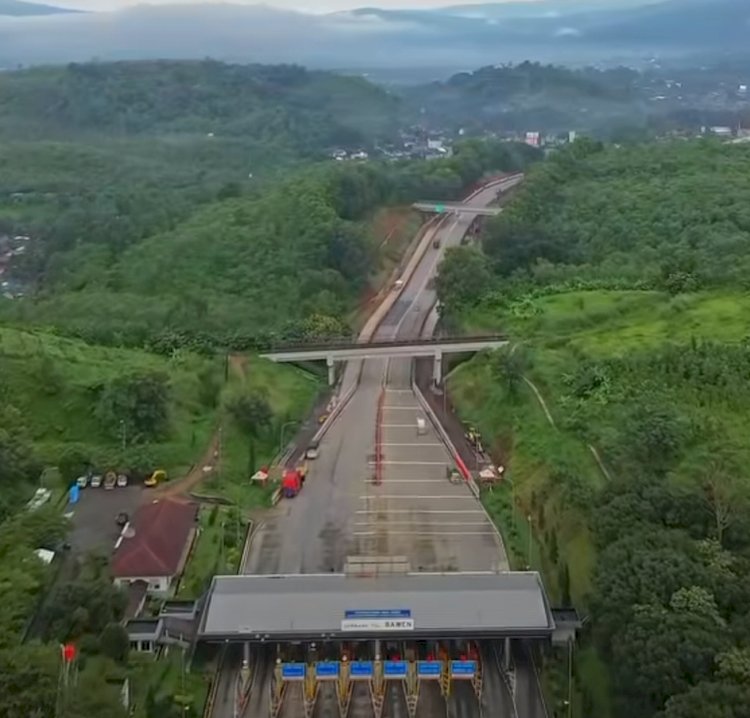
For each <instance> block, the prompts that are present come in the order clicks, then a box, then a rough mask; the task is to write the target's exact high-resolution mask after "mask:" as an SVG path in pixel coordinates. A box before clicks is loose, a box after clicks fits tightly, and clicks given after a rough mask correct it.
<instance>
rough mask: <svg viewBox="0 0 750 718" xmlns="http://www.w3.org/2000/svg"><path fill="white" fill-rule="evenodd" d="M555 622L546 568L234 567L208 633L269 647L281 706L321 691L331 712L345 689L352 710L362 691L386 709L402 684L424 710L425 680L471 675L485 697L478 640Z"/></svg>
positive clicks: (307, 711) (545, 632)
mask: <svg viewBox="0 0 750 718" xmlns="http://www.w3.org/2000/svg"><path fill="white" fill-rule="evenodd" d="M374 606H380V608H373V607H374ZM554 631H555V621H554V618H553V613H552V610H551V609H550V607H549V605H548V602H547V598H546V594H545V593H544V589H543V586H542V583H541V580H540V578H539V576H538V574H536V573H534V572H522V573H512V572H510V573H503V574H441V575H430V574H399V575H389V576H377V577H367V578H359V577H354V576H347V575H343V574H325V575H301V576H232V577H217V578H215V579H214V581H213V584H212V587H211V591H210V592H209V595H208V596H207V599H206V601H205V603H204V608H203V614H202V615H201V618H200V625H199V640H201V641H215V642H221V643H224V644H225V643H227V642H237V641H241V642H242V643H243V644H245V646H248V645H253V644H256V645H258V646H260V645H264V646H265V647H266V648H265V651H266V655H268V656H272V658H270V659H269V660H273V661H274V665H273V666H272V668H273V670H272V671H271V673H272V674H273V678H272V679H271V687H270V689H271V715H272V716H279V715H280V714H281V709H282V705H287V706H289V703H290V702H292V701H293V702H295V703H299V706H295V708H294V711H295V712H296V713H299V714H300V715H301V714H302V712H303V708H304V715H305V716H306V717H307V718H311V717H312V715H313V712H314V711H315V708H316V704H317V703H318V702H319V701H321V700H322V701H324V705H325V706H326V715H328V711H329V710H330V709H331V708H332V704H331V705H329V703H331V702H332V701H334V700H335V702H336V703H337V704H338V711H339V714H340V716H342V718H345V717H346V716H347V714H348V713H349V712H350V706H351V705H352V703H353V701H364V700H366V701H367V702H368V703H369V704H370V705H371V706H372V712H373V715H374V717H375V718H381V716H382V715H383V710H384V704H385V702H386V696H387V694H388V691H389V689H390V690H393V689H394V686H397V687H398V688H397V690H398V691H399V694H400V691H402V690H403V699H404V700H405V702H406V707H407V709H408V714H409V716H410V717H411V718H414V716H416V713H417V710H418V706H419V702H420V698H421V697H422V696H423V694H425V691H427V692H429V699H430V700H433V699H435V700H439V699H440V697H441V696H442V698H444V699H445V700H446V701H447V700H449V699H450V697H451V695H452V694H453V693H454V692H458V690H459V684H460V689H461V695H464V696H465V695H467V694H466V692H465V688H466V687H467V686H470V688H471V689H472V690H473V692H474V694H475V695H476V697H477V700H479V699H481V695H482V688H483V683H484V670H485V667H484V666H483V664H482V656H483V650H480V646H479V644H478V643H477V641H479V640H481V641H485V642H487V641H490V642H494V643H497V644H498V645H500V644H502V643H503V641H510V640H512V639H513V638H523V639H530V638H538V639H542V640H545V641H548V642H549V641H550V640H551V637H552V635H553V633H554ZM274 646H275V653H274V652H273V650H270V648H272V647H274ZM506 653H507V654H509V651H508V650H506ZM498 665H499V664H498ZM269 668H270V666H269ZM334 710H335V709H334Z"/></svg>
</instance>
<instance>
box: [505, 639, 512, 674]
mask: <svg viewBox="0 0 750 718" xmlns="http://www.w3.org/2000/svg"><path fill="white" fill-rule="evenodd" d="M510 641H511V639H510V637H508V636H506V638H505V645H504V646H503V668H505V670H506V671H509V670H510V659H511V648H512V646H511V643H510Z"/></svg>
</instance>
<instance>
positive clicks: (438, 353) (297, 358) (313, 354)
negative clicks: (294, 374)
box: [261, 335, 508, 385]
mask: <svg viewBox="0 0 750 718" xmlns="http://www.w3.org/2000/svg"><path fill="white" fill-rule="evenodd" d="M507 344H508V339H507V337H505V336H503V335H493V336H482V337H456V338H452V339H440V338H438V339H420V340H413V339H410V340H397V341H389V342H368V343H361V344H357V343H355V342H347V343H340V344H319V345H313V344H303V345H299V346H291V347H283V348H279V349H275V350H272V351H267V352H264V353H263V354H261V356H262V357H264V358H265V359H270V360H271V361H275V362H301V361H323V360H325V362H326V363H327V364H328V383H329V384H333V383H334V379H335V366H336V362H337V361H353V360H357V359H390V358H398V357H401V358H414V357H433V360H434V363H433V381H434V382H435V384H437V385H439V384H440V383H441V382H442V359H443V354H462V353H465V352H478V351H482V350H483V349H499V348H501V347H504V346H506V345H507Z"/></svg>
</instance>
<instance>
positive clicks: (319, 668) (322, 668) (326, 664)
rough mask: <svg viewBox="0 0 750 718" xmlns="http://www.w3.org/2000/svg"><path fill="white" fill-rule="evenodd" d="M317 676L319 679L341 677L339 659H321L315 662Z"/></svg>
mask: <svg viewBox="0 0 750 718" xmlns="http://www.w3.org/2000/svg"><path fill="white" fill-rule="evenodd" d="M315 677H316V678H317V679H318V680H325V679H331V678H338V677H339V662H338V661H321V662H320V663H316V664H315Z"/></svg>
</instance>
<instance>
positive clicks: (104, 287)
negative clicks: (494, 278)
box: [0, 141, 538, 351]
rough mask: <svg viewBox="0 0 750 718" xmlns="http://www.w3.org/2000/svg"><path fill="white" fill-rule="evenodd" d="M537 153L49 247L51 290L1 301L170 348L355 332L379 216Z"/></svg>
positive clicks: (491, 147) (371, 171)
mask: <svg viewBox="0 0 750 718" xmlns="http://www.w3.org/2000/svg"><path fill="white" fill-rule="evenodd" d="M537 156H538V153H537V152H536V151H535V150H534V149H533V148H529V147H526V146H522V145H513V144H504V143H503V144H501V143H495V144H493V143H480V142H476V141H466V142H465V143H463V144H459V145H458V146H457V147H456V150H455V154H454V156H453V157H451V158H449V159H445V160H437V161H433V162H412V161H404V162H401V163H374V162H373V163H366V164H347V165H344V166H342V165H340V164H336V165H321V166H313V167H311V168H307V169H301V170H299V171H298V172H297V173H295V174H293V175H292V176H291V177H290V178H288V179H284V180H279V181H278V182H275V183H269V184H267V185H266V186H265V187H264V188H263V189H260V190H258V191H257V192H253V193H250V194H249V195H248V196H243V197H235V198H227V199H225V200H220V201H217V202H213V203H211V204H210V205H209V206H208V207H207V208H206V209H204V210H203V211H200V212H198V213H196V214H194V215H193V216H192V217H191V218H190V219H188V220H186V221H184V222H182V223H180V224H178V225H177V226H175V227H174V229H171V230H169V231H167V232H159V231H157V232H155V233H154V234H153V236H148V237H146V238H143V239H141V240H140V241H137V242H133V243H132V245H131V246H129V245H128V244H125V245H123V244H121V243H120V242H119V241H118V236H117V234H115V233H112V232H109V231H106V229H105V231H102V232H101V233H98V232H90V233H88V232H87V233H86V235H85V238H84V237H81V238H79V240H78V242H77V243H76V244H75V246H73V247H70V248H69V247H67V245H66V244H65V243H62V244H58V243H57V242H56V241H55V238H50V240H49V241H48V242H47V243H46V244H45V245H44V247H45V249H44V251H43V252H42V254H41V255H40V256H39V257H38V262H39V265H38V267H37V271H39V272H41V273H42V274H43V276H44V281H43V283H42V285H41V288H40V290H39V291H38V292H37V293H36V294H35V295H34V296H33V297H30V298H28V299H26V300H23V301H15V302H13V303H12V304H11V303H6V305H5V306H2V305H0V315H2V316H3V317H5V318H6V319H9V320H11V321H18V322H23V323H39V324H43V325H46V326H55V327H58V328H60V330H61V331H64V332H67V333H70V334H72V335H74V336H77V337H80V338H83V339H86V340H87V341H91V342H95V343H106V344H125V345H129V346H148V347H151V348H154V349H157V350H159V351H169V350H171V349H173V348H174V347H175V346H191V347H193V348H197V349H208V350H211V349H213V348H215V347H217V346H223V347H232V348H237V349H240V348H249V347H253V346H259V345H265V344H266V343H267V342H268V341H270V340H271V339H273V338H274V337H277V338H285V337H286V338H300V334H301V335H302V338H304V336H305V335H308V334H310V331H311V330H312V331H314V327H315V326H318V327H325V334H326V335H329V336H330V335H339V336H340V335H346V334H348V332H349V330H348V328H347V327H346V325H345V324H343V323H342V322H341V317H342V316H344V315H345V314H346V313H347V312H348V311H349V310H351V309H352V308H353V307H354V306H355V303H356V301H357V298H358V297H359V296H360V295H361V294H362V292H363V290H364V288H365V286H366V284H367V282H368V279H369V278H370V277H371V275H372V273H373V271H374V270H375V269H376V262H375V261H374V251H375V246H374V244H373V241H372V238H371V237H370V235H369V234H368V232H367V231H366V227H365V225H364V221H365V220H366V219H367V218H368V216H369V214H370V213H371V212H372V211H374V210H375V209H376V208H377V207H379V206H382V205H385V204H394V203H405V202H410V201H413V200H415V199H417V198H419V197H420V196H430V197H435V198H438V199H439V198H445V199H449V198H453V197H456V196H459V195H460V193H461V191H462V189H463V188H465V187H467V186H468V185H470V184H471V183H473V182H474V181H476V180H477V179H479V177H481V176H482V174H483V173H485V172H487V171H488V170H514V169H520V168H523V167H524V166H526V165H527V164H528V163H529V162H531V161H533V160H534V159H535V158H536V157H537ZM128 216H129V217H134V218H137V217H138V212H133V213H130V214H129V215H128ZM30 261H31V260H30ZM312 317H318V320H316V323H314V324H313V325H311V324H310V320H311V318H312ZM326 317H328V318H334V321H326V319H325V318H326ZM315 336H316V335H315V334H314V333H313V334H312V335H311V338H315ZM318 338H320V337H318Z"/></svg>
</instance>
